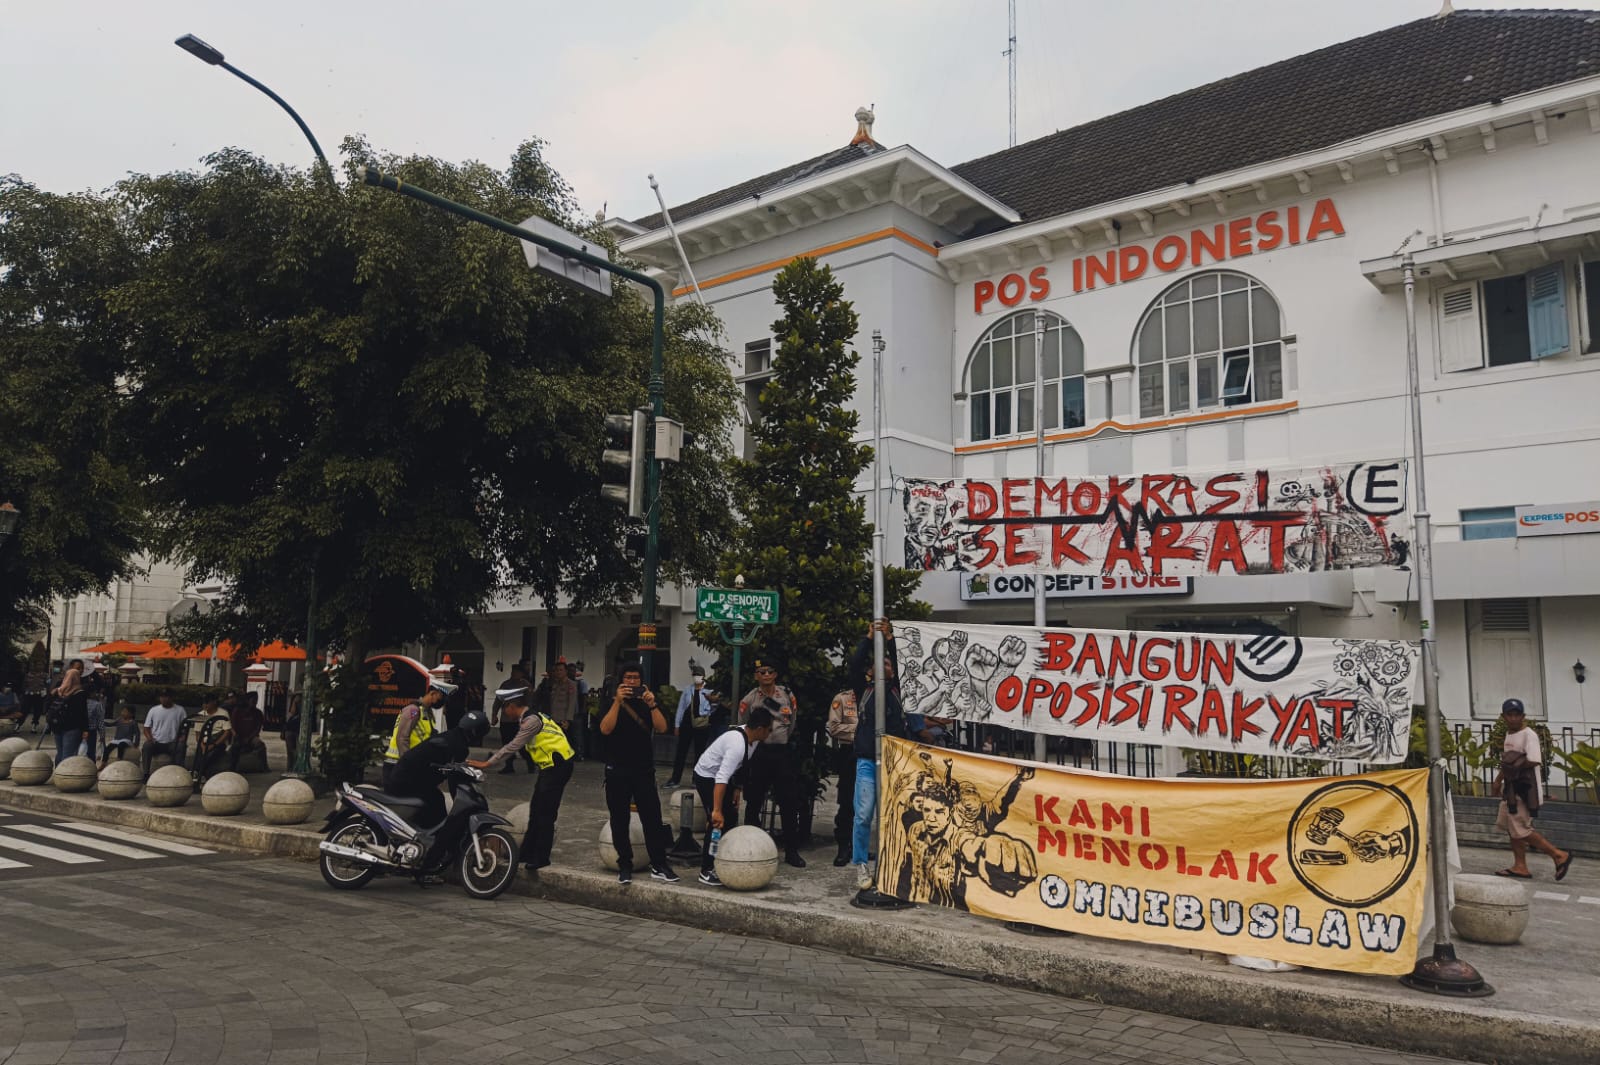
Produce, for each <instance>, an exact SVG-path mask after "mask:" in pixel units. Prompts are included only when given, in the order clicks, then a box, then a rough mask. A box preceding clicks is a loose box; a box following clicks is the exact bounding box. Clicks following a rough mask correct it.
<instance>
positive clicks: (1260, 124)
mask: <svg viewBox="0 0 1600 1065" xmlns="http://www.w3.org/2000/svg"><path fill="white" fill-rule="evenodd" d="M1596 74H1600V12H1596V11H1458V12H1456V13H1454V14H1451V15H1447V16H1445V17H1444V18H1425V19H1419V20H1418V21H1416V22H1408V23H1405V24H1404V25H1400V26H1396V27H1394V28H1392V29H1387V30H1382V31H1379V32H1378V33H1373V34H1369V35H1367V36H1365V37H1358V38H1356V39H1355V40H1353V41H1345V42H1343V43H1341V44H1336V45H1333V46H1331V47H1328V48H1323V49H1319V50H1318V51H1315V52H1308V53H1306V54H1305V55H1301V56H1296V57H1295V58H1293V59H1286V60H1284V61H1283V62H1281V63H1273V64H1272V65H1271V66H1265V67H1260V68H1258V69H1256V70H1252V71H1248V72H1246V73H1244V74H1238V75H1235V76H1234V77H1231V78H1225V79H1223V80H1222V81H1216V82H1212V83H1211V84H1210V85H1204V86H1201V87H1200V88H1198V89H1191V90H1189V91H1187V92H1182V93H1178V94H1177V95H1175V96H1168V97H1166V98H1165V99H1162V100H1157V101H1155V102H1154V103H1148V104H1144V105H1143V106H1140V107H1135V108H1133V109H1132V110H1129V111H1123V112H1121V113H1120V114H1115V115H1109V116H1107V117H1105V118H1101V119H1096V120H1095V121H1093V122H1088V123H1085V124H1084V125H1081V126H1076V127H1074V128H1072V129H1067V130H1062V131H1061V132H1059V133H1055V134H1052V135H1051V136H1048V137H1041V138H1040V139H1039V140H1036V141H1030V142H1029V143H1027V144H1020V145H1018V146H1017V147H1015V148H1011V149H1007V150H1006V151H1003V152H996V153H995V154H993V155H988V156H984V157H983V158H981V159H974V160H972V161H971V162H967V163H962V164H961V165H959V166H956V167H952V168H951V169H953V170H954V171H955V173H957V174H959V175H961V176H962V177H963V178H966V179H967V180H968V181H970V182H972V183H973V184H974V185H977V186H978V187H979V188H981V189H983V190H984V191H985V192H987V193H988V194H989V195H991V196H993V197H995V198H996V199H998V200H1000V201H1002V202H1004V203H1006V204H1008V205H1010V206H1011V207H1014V208H1016V209H1017V211H1018V212H1019V213H1021V215H1022V216H1023V218H1024V219H1028V220H1037V219H1041V218H1049V217H1052V216H1055V215H1061V214H1066V213H1069V212H1071V211H1076V210H1081V209H1083V208H1086V207H1092V206H1094V205H1095V204H1100V203H1108V202H1111V201H1113V200H1118V199H1122V198H1124V197H1127V196H1133V195H1137V194H1138V193H1141V192H1148V191H1150V190H1153V189H1160V188H1167V187H1170V186H1174V185H1179V184H1182V183H1183V182H1185V181H1189V180H1196V179H1200V178H1205V177H1208V176H1210V175H1213V174H1219V173H1223V172H1226V171H1230V170H1236V169H1239V168H1240V167H1247V166H1252V165H1255V164H1259V163H1265V162H1269V161H1271V160H1273V159H1282V158H1284V157H1286V156H1292V155H1297V154H1300V153H1302V152H1308V151H1313V150H1315V149H1318V148H1326V147H1329V146H1331V145H1335V144H1339V143H1342V142H1344V141H1347V140H1350V139H1352V138H1355V137H1359V136H1361V135H1363V134H1369V133H1376V132H1379V131H1381V130H1385V129H1389V128H1392V127H1394V126H1399V125H1404V124H1406V123H1409V122H1415V121H1419V120H1421V119H1425V118H1428V117H1430V116H1432V115H1441V114H1447V113H1449V112H1451V111H1458V110H1461V109H1463V108H1467V107H1474V106H1477V105H1479V104H1484V103H1488V102H1489V101H1491V100H1500V99H1506V98H1509V97H1512V96H1516V95H1518V94H1520V93H1526V92H1531V91H1533V90H1536V89H1542V88H1546V87H1549V86H1552V85H1559V84H1561V83H1562V82H1567V81H1574V80H1577V79H1579V78H1584V77H1589V76H1591V75H1596Z"/></svg>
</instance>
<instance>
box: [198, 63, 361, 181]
mask: <svg viewBox="0 0 1600 1065" xmlns="http://www.w3.org/2000/svg"><path fill="white" fill-rule="evenodd" d="M172 43H173V44H175V45H177V46H178V47H179V48H182V49H183V50H184V51H185V52H188V53H189V54H190V55H192V56H194V57H195V58H196V59H198V60H200V61H201V62H204V63H210V64H211V65H212V66H214V67H221V68H222V69H223V70H226V71H227V72H228V73H229V74H232V75H233V76H234V77H236V78H238V79H239V80H240V81H242V82H244V83H245V84H246V85H249V86H251V87H252V88H256V89H259V90H260V91H261V92H262V93H263V94H265V95H266V97H267V98H268V99H269V100H271V101H272V102H273V103H275V104H277V105H278V106H279V107H281V108H283V109H284V110H285V111H287V112H289V117H290V118H292V119H294V124H295V125H297V126H299V127H300V132H301V133H304V134H305V135H306V140H308V141H310V142H311V150H312V151H313V152H316V153H317V162H319V163H321V164H322V173H323V174H324V175H325V176H326V177H327V179H328V180H329V181H330V182H331V181H333V167H331V166H329V165H328V157H327V156H326V155H323V154H322V145H320V144H318V143H317V138H316V137H314V136H313V135H312V133H311V127H310V126H308V125H306V122H305V119H303V118H301V117H300V115H299V114H298V113H297V112H296V111H295V109H294V108H292V107H290V106H289V103H288V101H287V100H285V99H284V98H283V97H281V96H279V95H278V94H277V93H275V92H273V91H272V90H271V89H269V88H267V87H266V86H265V85H263V84H261V83H260V82H259V81H257V80H256V79H255V78H252V77H251V76H250V75H248V74H246V73H245V72H244V71H242V70H240V69H239V68H238V67H236V66H234V65H233V64H232V63H230V62H228V61H227V60H226V59H223V58H222V53H221V52H219V51H217V50H216V49H215V48H213V47H211V46H210V45H209V44H207V43H206V42H204V41H202V40H201V39H200V38H198V37H196V36H195V35H194V34H192V33H186V34H184V35H183V36H182V37H179V38H178V39H177V40H176V41H173V42H172Z"/></svg>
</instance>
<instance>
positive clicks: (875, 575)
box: [852, 329, 911, 910]
mask: <svg viewBox="0 0 1600 1065" xmlns="http://www.w3.org/2000/svg"><path fill="white" fill-rule="evenodd" d="M885 347H887V345H886V344H884V342H883V333H882V332H881V331H880V330H877V329H874V330H873V331H872V618H873V622H874V624H873V627H872V723H873V725H874V726H875V727H876V732H875V734H874V735H875V737H876V738H875V739H874V741H873V743H874V749H873V757H874V759H875V760H876V764H877V771H876V773H874V774H873V781H874V784H875V791H876V799H875V800H874V802H875V807H874V808H875V809H876V811H877V812H878V814H879V816H881V815H882V813H883V776H884V773H883V732H884V729H886V728H887V727H888V717H889V714H888V701H889V687H888V677H887V676H885V675H884V671H883V658H884V653H885V652H884V646H883V630H882V629H880V628H878V626H877V624H876V622H877V619H879V618H881V617H883V611H884V591H883V556H884V535H885V533H884V527H883V352H884V348H885ZM878 848H879V852H878V856H879V858H880V859H881V858H882V856H883V851H882V848H883V833H881V832H880V833H878ZM877 875H878V876H879V877H880V878H881V877H882V876H883V862H882V861H881V860H880V861H879V862H878V863H877ZM878 882H879V883H882V880H881V879H880V880H879V881H878ZM852 904H853V905H856V906H860V907H863V908H865V909H873V910H900V909H906V908H908V907H910V906H911V903H909V902H905V901H903V900H901V899H897V898H895V897H894V896H893V895H885V894H883V893H882V892H880V891H879V890H878V889H877V888H876V887H869V888H862V889H861V890H860V891H858V892H856V897H855V899H854V900H853V903H852Z"/></svg>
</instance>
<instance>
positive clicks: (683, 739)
mask: <svg viewBox="0 0 1600 1065" xmlns="http://www.w3.org/2000/svg"><path fill="white" fill-rule="evenodd" d="M685 716H687V715H685ZM709 746H711V726H710V724H707V725H706V727H705V728H690V727H689V726H688V725H684V726H683V727H682V728H680V729H679V730H678V749H677V751H676V752H675V753H674V754H673V756H672V779H673V780H682V779H683V767H684V766H685V765H686V764H688V763H689V752H690V751H691V750H693V751H694V760H695V761H696V762H698V761H699V760H700V756H701V755H702V754H705V753H706V748H707V747H709ZM689 768H690V770H691V771H692V770H693V768H694V766H693V765H690V766H689Z"/></svg>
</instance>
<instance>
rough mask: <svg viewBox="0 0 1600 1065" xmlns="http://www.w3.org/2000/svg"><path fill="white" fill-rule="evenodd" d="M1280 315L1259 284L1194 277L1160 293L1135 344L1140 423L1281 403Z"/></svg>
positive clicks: (1232, 277) (1219, 274)
mask: <svg viewBox="0 0 1600 1065" xmlns="http://www.w3.org/2000/svg"><path fill="white" fill-rule="evenodd" d="M1283 336H1284V330H1283V316H1282V315H1281V314H1279V313H1278V301H1277V300H1276V299H1274V298H1273V296H1272V293H1270V292H1268V291H1267V289H1266V287H1265V286H1264V285H1262V284H1261V282H1259V281H1257V280H1256V279H1255V278H1253V277H1250V276H1249V275H1247V274H1236V273H1231V272H1228V271H1224V270H1217V271H1213V272H1210V273H1204V274H1196V275H1194V276H1193V277H1188V278H1185V279H1184V280H1182V281H1179V282H1178V283H1177V284H1176V285H1173V286H1172V287H1171V288H1169V289H1167V290H1166V291H1165V292H1163V293H1162V294H1161V295H1160V296H1159V297H1157V298H1156V300H1155V302H1154V303H1152V304H1151V305H1150V309H1149V310H1147V311H1146V312H1145V315H1144V320H1143V321H1142V322H1140V323H1139V332H1138V334H1137V336H1136V337H1135V339H1134V344H1133V350H1134V357H1135V358H1136V359H1137V360H1138V362H1139V416H1140V417H1141V418H1159V417H1161V416H1162V415H1166V414H1180V413H1182V412H1184V411H1191V410H1206V409H1208V408H1213V407H1236V406H1240V405H1241V404H1245V403H1260V402H1263V401H1265V400H1272V399H1282V398H1283Z"/></svg>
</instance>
